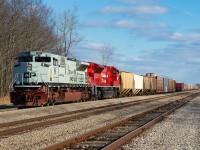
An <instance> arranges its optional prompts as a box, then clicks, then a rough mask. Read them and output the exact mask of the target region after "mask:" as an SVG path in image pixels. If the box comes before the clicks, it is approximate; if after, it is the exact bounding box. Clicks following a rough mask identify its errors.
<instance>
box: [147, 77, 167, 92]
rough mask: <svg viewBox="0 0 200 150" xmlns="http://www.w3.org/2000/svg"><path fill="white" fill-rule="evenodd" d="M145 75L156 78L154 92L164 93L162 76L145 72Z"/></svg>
mask: <svg viewBox="0 0 200 150" xmlns="http://www.w3.org/2000/svg"><path fill="white" fill-rule="evenodd" d="M147 76H151V77H155V78H156V93H164V78H163V77H161V76H158V75H156V74H155V73H147Z"/></svg>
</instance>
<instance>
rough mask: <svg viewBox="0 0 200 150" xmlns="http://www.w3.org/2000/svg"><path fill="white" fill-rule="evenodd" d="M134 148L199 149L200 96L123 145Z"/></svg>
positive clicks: (125, 147)
mask: <svg viewBox="0 0 200 150" xmlns="http://www.w3.org/2000/svg"><path fill="white" fill-rule="evenodd" d="M123 149H127V150H130V149H134V150H144V149H145V150H175V149H176V150H199V149H200V96H199V97H197V98H195V99H194V100H193V101H191V102H190V103H188V104H187V105H186V106H184V107H182V108H180V109H179V110H177V111H176V112H175V113H173V114H172V115H170V116H168V117H167V118H166V119H165V120H164V121H162V122H161V123H158V124H156V125H155V126H154V127H152V128H151V129H149V130H147V131H146V132H145V133H144V134H142V135H141V136H139V137H137V138H135V139H134V140H132V141H131V142H130V143H129V144H127V145H125V146H123Z"/></svg>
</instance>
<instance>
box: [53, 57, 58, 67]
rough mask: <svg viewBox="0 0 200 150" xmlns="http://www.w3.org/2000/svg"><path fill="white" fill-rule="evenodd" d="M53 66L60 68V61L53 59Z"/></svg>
mask: <svg viewBox="0 0 200 150" xmlns="http://www.w3.org/2000/svg"><path fill="white" fill-rule="evenodd" d="M53 65H54V66H58V60H57V59H55V58H53Z"/></svg>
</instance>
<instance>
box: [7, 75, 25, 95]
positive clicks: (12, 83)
mask: <svg viewBox="0 0 200 150" xmlns="http://www.w3.org/2000/svg"><path fill="white" fill-rule="evenodd" d="M19 75H21V77H22V85H23V74H22V73H17V74H15V77H14V79H13V80H12V82H11V83H10V85H9V89H10V91H12V90H13V85H14V83H15V81H16V80H17V78H18V76H19Z"/></svg>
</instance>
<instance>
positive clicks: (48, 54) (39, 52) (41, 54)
mask: <svg viewBox="0 0 200 150" xmlns="http://www.w3.org/2000/svg"><path fill="white" fill-rule="evenodd" d="M19 56H49V57H50V56H57V57H58V56H59V55H56V54H52V53H48V52H42V51H27V52H21V53H20V54H19Z"/></svg>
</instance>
